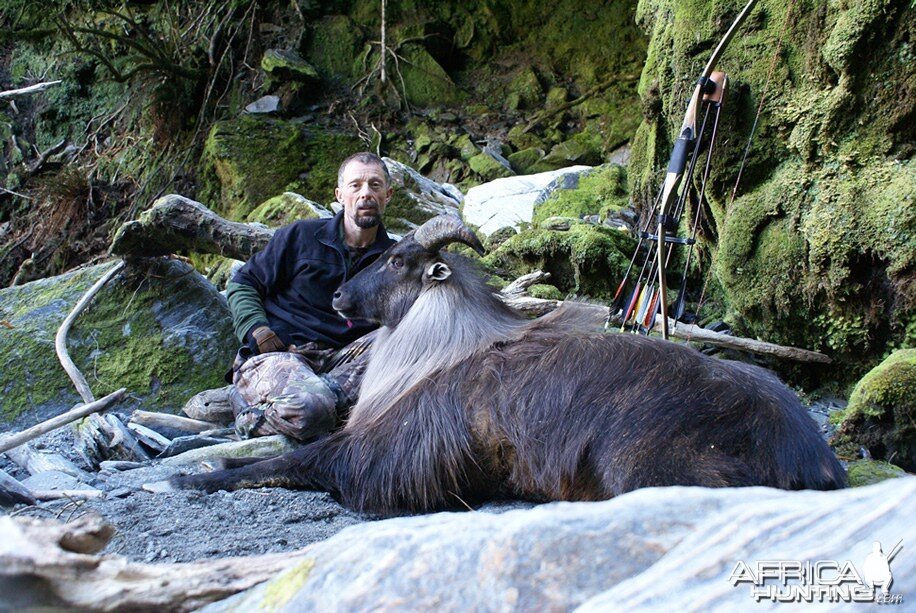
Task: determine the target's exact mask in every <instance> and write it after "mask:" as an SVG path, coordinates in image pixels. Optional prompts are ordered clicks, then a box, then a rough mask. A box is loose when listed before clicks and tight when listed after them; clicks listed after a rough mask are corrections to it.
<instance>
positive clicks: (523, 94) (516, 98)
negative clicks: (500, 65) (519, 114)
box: [506, 66, 544, 111]
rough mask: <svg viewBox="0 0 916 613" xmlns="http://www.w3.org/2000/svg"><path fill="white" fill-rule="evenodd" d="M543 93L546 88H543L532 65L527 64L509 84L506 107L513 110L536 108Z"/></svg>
mask: <svg viewBox="0 0 916 613" xmlns="http://www.w3.org/2000/svg"><path fill="white" fill-rule="evenodd" d="M543 95H544V90H543V89H542V88H541V83H540V81H539V80H538V76H537V75H536V74H535V73H534V70H532V69H531V67H530V66H525V67H523V68H522V69H521V70H519V72H518V74H516V75H515V77H513V79H512V82H511V83H510V84H509V94H508V96H507V97H506V108H508V109H509V110H512V111H515V110H517V109H529V108H534V107H536V106H537V104H538V102H539V101H540V99H541V97H542V96H543Z"/></svg>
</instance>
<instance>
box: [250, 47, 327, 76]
mask: <svg viewBox="0 0 916 613" xmlns="http://www.w3.org/2000/svg"><path fill="white" fill-rule="evenodd" d="M261 70H263V71H264V72H265V73H267V77H268V81H269V82H270V83H273V84H277V83H282V82H284V81H304V82H308V81H313V80H315V79H318V71H317V70H315V68H314V67H313V66H312V65H311V64H309V63H308V62H306V61H305V60H304V59H302V58H301V57H299V55H298V54H297V53H294V52H292V51H281V50H278V49H268V50H267V51H265V52H264V56H263V57H262V58H261Z"/></svg>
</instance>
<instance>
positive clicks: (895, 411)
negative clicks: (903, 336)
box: [831, 349, 916, 471]
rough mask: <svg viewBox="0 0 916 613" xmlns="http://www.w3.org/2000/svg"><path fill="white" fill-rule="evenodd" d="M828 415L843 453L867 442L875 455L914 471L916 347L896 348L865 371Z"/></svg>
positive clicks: (915, 451)
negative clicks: (835, 426) (838, 407)
mask: <svg viewBox="0 0 916 613" xmlns="http://www.w3.org/2000/svg"><path fill="white" fill-rule="evenodd" d="M831 419H832V420H833V421H834V422H835V423H838V424H839V429H838V430H837V433H836V435H835V436H834V438H833V441H832V442H833V444H834V446H835V447H836V448H837V450H838V451H839V453H840V454H841V455H845V456H851V457H855V455H857V454H858V449H859V447H865V448H866V449H868V451H869V453H870V454H871V456H872V457H873V458H876V459H881V460H887V461H888V462H893V463H894V464H897V465H898V466H901V467H903V468H904V469H906V470H909V471H916V349H902V350H899V351H895V352H894V353H892V354H891V355H890V357H888V358H887V359H886V360H884V361H883V362H882V363H881V364H880V365H878V366H877V367H876V368H874V369H873V370H872V371H871V372H869V373H868V374H867V375H865V377H863V378H862V380H861V381H859V383H858V384H857V385H856V387H855V389H854V390H853V392H852V395H851V396H850V397H849V405H848V406H847V407H846V409H845V410H843V411H840V412H838V413H836V414H834V415H833V416H832V418H831Z"/></svg>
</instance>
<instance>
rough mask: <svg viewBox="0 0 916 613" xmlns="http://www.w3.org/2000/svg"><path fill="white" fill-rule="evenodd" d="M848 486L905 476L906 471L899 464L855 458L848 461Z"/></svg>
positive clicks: (858, 485)
mask: <svg viewBox="0 0 916 613" xmlns="http://www.w3.org/2000/svg"><path fill="white" fill-rule="evenodd" d="M846 476H847V478H848V479H849V487H864V486H866V485H873V484H875V483H880V482H881V481H886V480H887V479H896V478H898V477H906V476H907V474H906V471H904V470H903V469H902V468H900V467H899V466H895V465H893V464H889V463H887V462H880V461H876V460H857V461H855V462H850V463H849V466H848V467H847V473H846Z"/></svg>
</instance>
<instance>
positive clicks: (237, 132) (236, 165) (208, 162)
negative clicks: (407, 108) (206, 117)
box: [197, 116, 363, 221]
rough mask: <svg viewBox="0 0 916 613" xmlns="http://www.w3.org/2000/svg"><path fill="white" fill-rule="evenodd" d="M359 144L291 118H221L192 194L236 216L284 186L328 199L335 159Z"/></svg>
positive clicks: (222, 212) (338, 160)
mask: <svg viewBox="0 0 916 613" xmlns="http://www.w3.org/2000/svg"><path fill="white" fill-rule="evenodd" d="M362 148H363V146H362V144H361V143H360V141H359V139H358V138H356V137H355V136H352V135H350V134H343V133H337V132H332V131H321V132H319V131H313V130H310V129H308V128H305V127H303V126H302V124H301V123H297V122H293V121H284V120H278V119H269V118H264V117H252V116H242V117H240V118H238V119H230V120H226V121H220V122H217V123H215V124H214V125H213V128H212V129H211V130H210V135H209V137H208V138H207V142H206V145H205V148H204V154H203V158H202V169H201V177H202V181H203V185H202V187H201V190H200V192H199V193H198V196H197V199H198V200H200V201H201V202H203V203H204V204H206V205H207V206H208V207H210V208H211V209H213V210H214V211H216V212H217V213H219V214H220V215H222V216H223V217H226V218H227V219H231V220H236V221H238V220H243V219H245V218H246V217H247V216H248V215H249V214H250V213H251V212H252V210H254V208H255V207H257V206H258V205H259V204H261V203H262V202H264V201H266V200H268V199H269V198H272V197H273V196H276V195H278V194H281V193H283V192H285V191H293V192H297V193H301V194H304V195H305V196H307V197H310V198H313V199H315V200H318V201H323V200H325V199H327V200H331V199H332V198H333V194H334V188H335V187H336V186H337V169H338V167H339V166H340V163H341V162H342V161H343V159H344V158H346V157H347V156H348V155H349V154H350V153H353V152H356V151H359V150H361V149H362Z"/></svg>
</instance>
